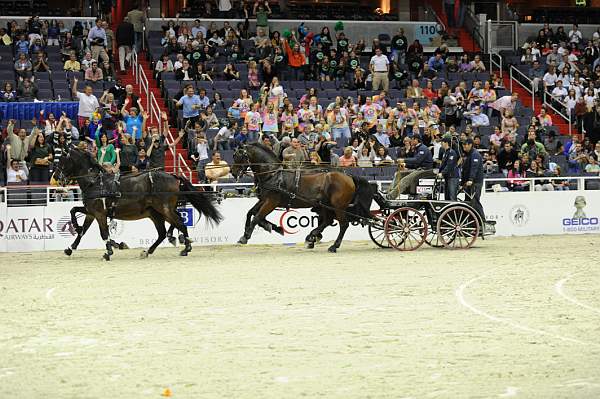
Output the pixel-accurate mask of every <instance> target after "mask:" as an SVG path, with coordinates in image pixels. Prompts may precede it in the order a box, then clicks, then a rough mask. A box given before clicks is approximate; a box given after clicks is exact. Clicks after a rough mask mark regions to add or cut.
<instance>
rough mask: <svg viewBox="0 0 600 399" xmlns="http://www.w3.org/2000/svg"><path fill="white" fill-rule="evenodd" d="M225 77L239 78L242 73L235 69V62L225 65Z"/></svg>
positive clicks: (228, 78)
mask: <svg viewBox="0 0 600 399" xmlns="http://www.w3.org/2000/svg"><path fill="white" fill-rule="evenodd" d="M223 77H224V78H225V80H239V79H240V73H239V72H238V71H237V69H235V65H234V64H232V63H228V64H226V65H225V69H223Z"/></svg>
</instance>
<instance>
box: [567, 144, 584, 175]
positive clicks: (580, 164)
mask: <svg viewBox="0 0 600 399" xmlns="http://www.w3.org/2000/svg"><path fill="white" fill-rule="evenodd" d="M574 147H575V148H574V150H573V151H570V152H569V160H568V163H569V171H570V172H573V173H579V172H581V171H583V170H585V167H586V164H587V162H588V154H587V152H586V151H585V150H584V148H583V145H582V144H581V143H577V144H575V146H574Z"/></svg>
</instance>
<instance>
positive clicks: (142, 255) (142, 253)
mask: <svg viewBox="0 0 600 399" xmlns="http://www.w3.org/2000/svg"><path fill="white" fill-rule="evenodd" d="M147 257H148V251H142V252H141V253H140V258H141V259H146V258H147Z"/></svg>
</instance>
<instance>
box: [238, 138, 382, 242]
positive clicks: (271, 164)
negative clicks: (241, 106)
mask: <svg viewBox="0 0 600 399" xmlns="http://www.w3.org/2000/svg"><path fill="white" fill-rule="evenodd" d="M248 167H250V169H252V172H253V174H254V177H255V181H256V184H257V186H258V191H259V194H258V198H259V201H258V203H257V204H256V205H255V206H254V207H253V208H252V209H250V211H249V212H248V216H247V218H246V226H245V230H244V235H243V236H242V237H241V238H240V240H239V241H238V242H239V243H240V244H246V243H247V242H248V240H249V239H250V237H251V236H252V232H253V231H254V228H255V227H256V226H257V225H260V226H262V227H263V228H265V229H266V230H268V231H271V230H272V229H275V230H276V231H278V232H280V233H281V229H280V228H279V227H278V226H275V225H274V224H273V223H270V222H268V221H267V220H266V219H265V218H266V216H267V215H268V214H270V213H271V212H272V211H273V210H274V209H275V208H277V207H280V208H313V209H314V210H315V212H317V213H318V215H319V225H318V226H317V227H316V228H315V229H314V230H312V231H311V232H310V233H309V235H308V236H307V237H306V244H307V246H308V247H309V248H314V243H315V241H317V240H318V239H319V237H320V236H321V233H322V232H323V230H324V229H325V228H326V227H327V226H329V225H330V224H332V223H333V220H334V219H337V220H338V222H339V224H340V233H339V235H338V237H337V239H336V240H335V242H334V243H333V245H331V246H330V247H329V249H328V250H329V252H336V251H337V249H338V248H339V247H340V245H341V243H342V240H343V238H344V234H345V233H346V230H347V229H348V226H349V224H350V222H354V221H356V222H359V223H363V224H364V223H365V222H367V221H368V220H369V219H372V215H371V212H370V207H371V202H372V201H373V199H374V198H376V188H375V187H374V186H372V185H371V184H369V182H368V181H367V180H365V179H363V178H361V177H351V176H348V175H346V174H344V173H341V172H336V171H320V170H311V169H286V168H283V166H282V165H281V162H280V160H279V159H278V158H277V156H276V155H275V154H274V153H273V152H272V151H271V150H270V149H269V148H268V147H266V146H264V145H262V144H260V143H252V144H248V145H245V146H242V147H240V148H238V150H236V152H235V153H234V165H233V167H232V173H233V175H234V176H235V177H238V178H239V177H240V176H241V174H242V173H243V172H245V171H246V170H247V168H248Z"/></svg>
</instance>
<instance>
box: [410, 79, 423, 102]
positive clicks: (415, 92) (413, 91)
mask: <svg viewBox="0 0 600 399" xmlns="http://www.w3.org/2000/svg"><path fill="white" fill-rule="evenodd" d="M406 97H408V98H424V97H425V96H424V95H423V89H422V88H421V87H420V85H419V81H418V80H417V79H413V81H412V84H411V86H410V87H409V88H408V89H406Z"/></svg>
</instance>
